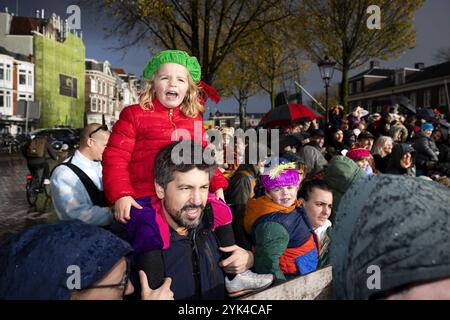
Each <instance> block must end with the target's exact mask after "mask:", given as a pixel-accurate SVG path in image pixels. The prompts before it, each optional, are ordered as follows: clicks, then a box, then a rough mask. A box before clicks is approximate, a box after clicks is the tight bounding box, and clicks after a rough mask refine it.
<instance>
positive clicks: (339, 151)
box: [0, 50, 450, 299]
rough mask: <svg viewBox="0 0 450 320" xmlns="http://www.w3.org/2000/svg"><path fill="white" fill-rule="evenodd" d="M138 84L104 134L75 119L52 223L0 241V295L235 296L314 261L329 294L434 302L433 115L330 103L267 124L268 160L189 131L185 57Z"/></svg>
mask: <svg viewBox="0 0 450 320" xmlns="http://www.w3.org/2000/svg"><path fill="white" fill-rule="evenodd" d="M143 78H144V79H145V80H146V81H147V85H146V86H145V88H144V89H143V92H142V94H141V99H140V102H139V103H138V104H136V105H133V106H129V107H127V108H125V109H124V110H123V111H122V112H121V114H120V118H119V120H118V122H117V123H116V124H115V125H114V127H113V128H112V132H110V131H109V129H108V127H106V126H102V125H100V124H89V125H87V126H86V127H85V128H84V130H83V131H82V133H81V138H80V147H79V149H78V150H77V151H76V152H75V153H74V154H73V155H72V156H71V157H70V158H68V159H66V160H65V161H64V162H63V163H61V164H60V165H58V166H57V167H56V168H55V169H54V170H53V172H52V174H51V181H50V185H51V193H52V199H53V203H54V207H55V211H56V213H57V215H58V217H59V219H60V220H61V221H59V222H57V223H54V224H50V225H38V226H34V227H31V228H29V229H28V230H25V231H24V232H22V233H20V234H18V235H16V236H14V237H13V238H11V239H10V240H9V241H8V242H7V243H5V244H4V245H2V247H1V248H0V298H1V299H123V298H125V297H126V296H129V297H127V299H139V298H140V299H224V298H227V297H228V298H238V297H241V296H243V295H246V294H250V293H255V292H258V291H261V290H264V289H266V288H269V287H270V286H273V285H276V284H279V283H282V282H284V281H289V280H290V279H293V278H295V277H298V276H302V275H306V274H308V273H311V272H314V271H315V270H317V269H320V268H323V267H325V266H328V265H332V266H333V294H334V297H335V298H338V299H419V298H420V299H427V298H449V299H450V296H449V294H448V293H449V292H450V250H448V249H447V248H446V246H447V245H446V243H447V242H446V241H447V240H449V239H450V219H449V218H450V190H449V189H448V186H450V184H449V183H448V181H449V179H448V178H447V174H450V143H449V141H450V138H449V132H448V128H445V127H443V126H442V125H441V123H440V122H439V121H438V119H437V118H436V119H426V118H421V117H416V116H408V114H407V113H402V110H400V109H399V108H388V109H386V110H384V112H383V113H382V114H378V113H374V114H371V115H370V114H369V112H368V111H366V110H365V109H364V108H362V107H360V106H358V107H357V108H355V109H354V110H353V111H351V112H350V113H348V114H346V115H345V114H344V110H343V107H341V106H339V105H337V106H335V107H334V108H332V110H330V114H329V119H330V120H329V122H328V123H323V122H321V121H318V119H309V118H301V119H295V120H293V121H291V122H290V123H289V125H287V126H284V127H279V128H278V129H279V130H280V132H281V135H280V139H279V141H278V142H279V144H278V146H279V150H278V152H275V151H274V149H273V146H272V145H270V144H265V143H263V142H262V141H245V140H241V139H239V138H236V137H235V135H234V129H233V128H218V129H219V130H220V134H221V135H222V138H223V139H222V141H223V142H224V144H223V145H222V146H220V147H217V146H213V145H211V144H209V143H208V140H207V137H206V135H205V134H204V133H205V132H204V129H203V126H201V128H202V132H201V134H199V135H198V134H197V135H196V134H194V133H195V130H196V122H200V123H201V122H202V112H203V111H204V101H203V98H202V95H203V94H207V92H204V89H203V88H204V87H206V86H202V83H201V81H200V78H201V68H200V65H199V64H198V62H197V60H196V58H195V57H191V56H189V55H188V54H187V53H185V52H183V51H177V50H166V51H162V52H160V53H158V54H157V55H155V56H154V57H152V58H151V59H150V61H149V62H148V64H147V66H146V67H145V69H144V72H143ZM189 137H190V139H189ZM192 137H193V138H192ZM192 139H193V140H192ZM229 145H232V146H233V147H232V148H228V147H227V146H229ZM255 148H256V149H257V150H258V151H259V152H257V153H256V158H255V159H252V157H251V156H250V154H251V153H252V149H253V150H254V149H255ZM199 150H200V152H198V151H199ZM230 150H232V152H233V154H232V155H230V154H229V152H230ZM199 154H200V156H199ZM230 159H231V161H230ZM444 185H447V186H444ZM372 266H377V267H378V268H379V270H380V274H381V275H380V276H381V278H382V281H381V284H380V285H375V286H368V285H367V283H368V277H369V276H370V274H368V272H367V270H368V268H370V267H372ZM73 267H75V269H73ZM77 267H78V268H79V274H78V276H79V278H77V277H76V276H77V273H76V272H75V273H74V274H73V273H71V272H69V271H68V270H77V269H76V268H77ZM76 280H78V281H76ZM71 281H72V282H71ZM135 289H136V290H135Z"/></svg>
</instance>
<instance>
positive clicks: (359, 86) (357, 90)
mask: <svg viewBox="0 0 450 320" xmlns="http://www.w3.org/2000/svg"><path fill="white" fill-rule="evenodd" d="M361 89H362V80H358V81H356V93H358V92H361Z"/></svg>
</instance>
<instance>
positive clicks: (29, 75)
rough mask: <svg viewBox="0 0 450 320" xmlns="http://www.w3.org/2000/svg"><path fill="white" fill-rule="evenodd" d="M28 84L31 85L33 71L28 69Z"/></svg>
mask: <svg viewBox="0 0 450 320" xmlns="http://www.w3.org/2000/svg"><path fill="white" fill-rule="evenodd" d="M28 86H29V87H32V86H33V73H32V72H31V71H28Z"/></svg>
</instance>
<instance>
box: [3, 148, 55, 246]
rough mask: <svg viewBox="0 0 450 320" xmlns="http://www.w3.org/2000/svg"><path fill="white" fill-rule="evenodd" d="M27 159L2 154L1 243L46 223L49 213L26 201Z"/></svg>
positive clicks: (16, 155)
mask: <svg viewBox="0 0 450 320" xmlns="http://www.w3.org/2000/svg"><path fill="white" fill-rule="evenodd" d="M27 174H28V169H27V166H26V161H25V159H24V158H23V157H22V156H21V155H18V154H15V155H14V154H13V155H10V154H0V242H2V240H4V239H6V238H7V237H8V236H10V235H12V234H15V233H17V232H18V231H20V230H22V229H24V228H26V227H27V226H30V225H32V224H36V223H42V222H45V218H46V217H47V216H48V215H49V214H48V213H42V212H37V211H36V210H35V209H34V208H30V206H29V205H28V202H27V199H26V192H25V184H26V179H25V176H26V175H27Z"/></svg>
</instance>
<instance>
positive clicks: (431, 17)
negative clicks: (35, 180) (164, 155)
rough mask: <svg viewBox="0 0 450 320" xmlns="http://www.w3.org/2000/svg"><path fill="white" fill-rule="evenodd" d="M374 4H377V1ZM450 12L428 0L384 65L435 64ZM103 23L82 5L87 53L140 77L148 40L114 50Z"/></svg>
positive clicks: (37, 5) (23, 9) (29, 0)
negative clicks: (407, 41) (405, 44)
mask: <svg viewBox="0 0 450 320" xmlns="http://www.w3.org/2000/svg"><path fill="white" fill-rule="evenodd" d="M94 1H96V0H94ZM73 3H76V2H75V1H69V0H59V1H49V0H1V1H0V6H1V7H0V10H1V11H5V7H8V9H9V12H16V10H17V7H18V12H19V15H20V16H31V15H34V12H35V10H36V9H39V10H40V9H44V10H45V16H46V17H48V16H50V15H51V13H53V12H55V13H56V14H57V15H60V16H61V17H62V18H67V17H68V16H69V15H68V14H67V13H66V9H67V7H68V6H69V5H70V4H73ZM17 4H18V6H17ZM374 4H376V1H375V2H374ZM449 13H450V1H449V0H427V1H426V2H425V4H424V5H423V7H422V8H421V9H420V10H419V11H418V12H417V13H416V16H415V21H414V26H415V28H416V31H417V37H416V46H415V48H414V49H412V50H408V51H405V52H404V53H403V54H402V55H401V56H400V57H399V58H398V59H393V60H390V61H381V66H382V67H388V68H400V67H403V66H408V67H413V66H414V63H416V62H424V63H425V66H429V65H432V64H435V63H436V61H435V60H434V55H435V53H436V51H437V50H438V49H439V48H442V47H450V36H449V34H450V18H449V16H448V15H449ZM104 26H105V23H102V22H101V20H99V19H98V17H96V16H95V15H93V14H92V13H91V12H89V10H86V9H85V8H83V7H82V6H81V29H82V30H83V40H84V43H85V46H86V57H87V58H93V59H97V60H108V61H109V62H110V63H111V64H112V65H113V66H114V67H122V68H124V69H125V71H127V72H130V73H134V74H135V75H136V76H137V77H138V78H139V77H140V75H141V73H142V69H143V67H144V66H145V64H146V62H147V60H148V58H149V53H148V49H147V44H142V45H140V46H139V47H134V48H132V49H130V50H129V51H128V52H117V51H114V50H111V49H109V48H110V47H112V46H114V45H115V44H116V43H114V40H113V39H105V32H104V30H103V28H104ZM366 68H367V66H364V67H363V68H360V69H358V70H353V71H352V72H351V75H352V74H356V73H357V72H361V71H362V70H365V69H366ZM340 77H341V75H340V73H339V72H335V74H334V78H333V83H337V82H338V81H340ZM304 78H305V81H304V83H303V86H304V87H305V88H306V89H307V90H308V91H309V92H311V93H315V92H318V91H320V90H321V89H322V88H323V83H322V80H321V79H320V75H319V70H318V68H317V66H316V65H311V66H310V69H309V71H308V72H307V74H306V75H305V77H304ZM209 105H210V110H211V111H215V110H216V108H218V109H219V110H221V111H225V112H237V110H238V105H237V102H236V101H235V100H233V99H228V100H227V99H223V100H222V101H221V102H220V104H219V105H218V106H216V105H214V104H209ZM269 106H270V102H269V97H268V96H267V95H260V96H257V97H254V98H252V99H250V101H249V106H248V112H263V111H266V110H268V108H269Z"/></svg>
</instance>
